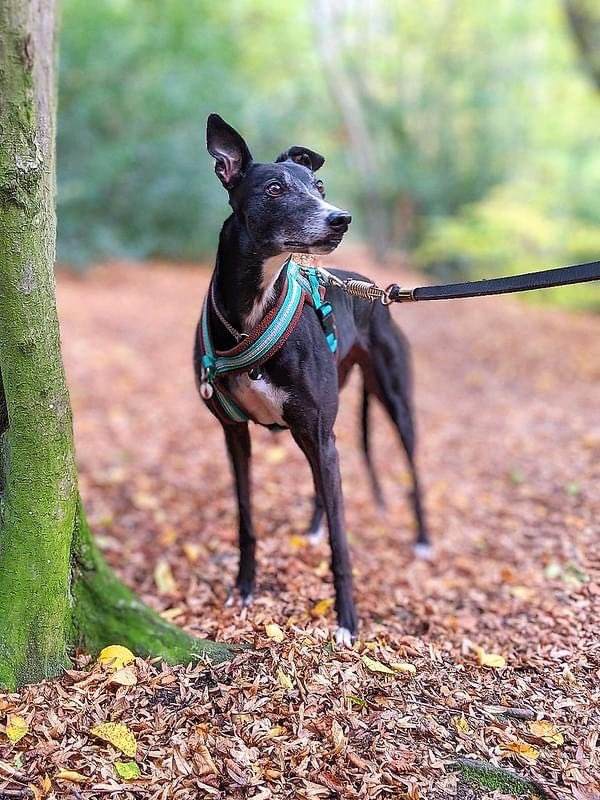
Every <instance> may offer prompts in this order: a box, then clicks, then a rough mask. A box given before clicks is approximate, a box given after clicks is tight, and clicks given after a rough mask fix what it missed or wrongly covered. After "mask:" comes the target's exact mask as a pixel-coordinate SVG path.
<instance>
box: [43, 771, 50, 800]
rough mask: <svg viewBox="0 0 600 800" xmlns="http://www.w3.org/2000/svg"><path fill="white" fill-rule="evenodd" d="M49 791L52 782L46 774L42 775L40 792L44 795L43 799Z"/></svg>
mask: <svg viewBox="0 0 600 800" xmlns="http://www.w3.org/2000/svg"><path fill="white" fill-rule="evenodd" d="M51 791H52V781H51V780H50V778H49V777H48V776H47V775H46V774H44V777H43V778H42V792H43V794H44V797H45V796H46V795H47V794H50V792H51Z"/></svg>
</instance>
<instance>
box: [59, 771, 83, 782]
mask: <svg viewBox="0 0 600 800" xmlns="http://www.w3.org/2000/svg"><path fill="white" fill-rule="evenodd" d="M54 777H55V778H59V779H60V780H61V781H69V782H70V783H85V782H86V781H87V779H88V777H87V775H82V774H81V772H75V771H74V770H72V769H59V770H58V772H57V773H56V775H55V776H54Z"/></svg>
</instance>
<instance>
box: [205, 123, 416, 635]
mask: <svg viewBox="0 0 600 800" xmlns="http://www.w3.org/2000/svg"><path fill="white" fill-rule="evenodd" d="M207 143H208V149H209V152H210V153H211V154H212V155H213V156H214V157H215V158H216V160H217V164H216V171H217V174H218V175H219V178H220V179H221V181H222V182H223V183H224V185H225V186H226V188H227V189H228V192H229V202H230V205H231V207H232V209H233V214H232V215H231V216H230V217H229V218H228V219H227V220H226V222H225V224H224V225H223V229H222V231H221V235H220V237H219V249H218V253H217V260H216V267H215V273H214V284H215V295H216V299H217V303H218V305H219V308H220V310H221V312H222V313H223V314H224V315H225V317H226V318H227V320H228V321H229V322H230V323H231V324H232V325H233V326H234V327H235V328H237V329H238V330H243V329H244V326H245V320H246V318H247V316H248V314H249V313H250V311H251V309H252V308H253V306H254V304H255V303H256V302H257V300H258V299H259V298H260V297H261V295H262V294H263V292H264V289H265V276H264V274H263V272H264V266H265V264H266V262H267V259H269V258H271V257H272V256H278V255H280V256H281V263H282V264H283V262H284V261H285V257H286V255H287V254H288V253H289V252H290V251H294V252H313V253H327V252H331V251H332V250H334V249H335V248H336V247H337V245H338V244H339V242H340V241H341V239H342V237H343V235H344V233H345V232H346V230H347V228H348V225H349V223H350V220H351V217H350V215H349V214H348V213H347V212H345V211H343V210H341V209H337V208H335V207H333V206H330V205H329V204H327V203H325V202H324V190H323V186H322V184H321V182H320V181H318V180H317V179H316V177H315V175H314V171H315V170H316V169H318V168H319V167H320V166H321V165H322V164H323V162H324V159H323V157H322V156H320V155H319V154H318V153H314V152H313V151H311V150H308V149H307V148H304V147H298V146H296V147H292V148H290V149H289V150H287V151H286V152H285V153H282V155H281V156H279V157H278V159H277V161H276V162H275V163H266V164H258V163H255V162H254V161H253V160H252V157H251V155H250V151H249V150H248V147H247V145H246V143H245V142H244V140H243V139H242V137H241V136H239V134H238V133H237V132H235V131H234V130H233V128H231V127H230V126H229V125H227V123H225V122H224V121H223V120H222V119H221V118H220V117H218V116H217V115H214V114H211V116H210V117H209V120H208V127H207ZM219 160H221V162H223V163H221V164H220V163H219ZM274 185H275V189H273V186H274ZM336 272H337V274H339V275H341V276H344V277H348V276H349V275H350V274H353V273H346V272H342V271H336ZM353 276H354V277H358V278H360V277H362V276H358V275H355V274H353ZM281 280H282V276H279V278H278V279H277V283H276V285H275V292H274V295H275V296H276V294H277V289H278V284H279V283H280V282H281ZM328 299H330V301H331V303H332V305H333V307H334V310H335V315H336V320H337V329H338V341H339V344H338V358H337V360H336V359H335V358H334V357H333V356H332V354H331V352H330V350H329V348H328V346H327V342H326V340H325V337H324V335H323V330H322V328H321V325H320V323H319V320H318V318H317V315H316V314H315V313H314V311H313V310H312V308H310V307H306V308H305V310H304V311H303V313H302V316H301V319H300V322H299V324H298V326H297V327H296V329H295V331H294V332H293V333H292V335H291V336H290V338H289V340H288V341H287V342H286V344H285V345H284V346H283V348H282V349H281V350H279V352H278V353H277V354H276V355H275V356H274V357H273V358H271V359H270V360H269V361H268V362H267V363H266V364H264V365H263V367H262V373H263V375H264V379H265V385H266V387H267V391H271V390H272V389H273V388H274V387H275V388H277V389H278V390H281V391H283V392H285V400H284V401H283V402H282V405H281V415H282V419H283V422H284V424H285V427H287V428H288V429H289V430H290V432H291V434H292V436H293V437H294V439H295V441H296V442H297V443H298V445H299V447H300V448H301V449H302V451H303V452H304V454H305V455H306V457H307V459H308V462H309V464H310V467H311V470H312V473H313V477H314V483H315V489H316V499H315V510H314V513H313V518H312V522H311V525H310V530H311V531H313V532H314V531H316V530H317V529H318V528H319V527H320V525H321V523H322V519H323V516H324V515H325V516H326V518H327V526H328V530H329V541H330V545H331V555H332V561H331V563H332V571H333V579H334V586H335V601H336V611H337V618H338V624H339V627H340V629H342V635H341V637H340V640H341V641H344V642H345V643H347V640H348V638H349V637H348V635H347V634H346V633H345V632H349V634H350V635H351V636H354V635H355V633H356V630H357V615H356V610H355V605H354V600H353V592H352V568H351V563H350V553H349V549H348V544H347V541H346V534H345V522H344V509H343V497H342V489H341V482H340V471H339V463H338V453H337V448H336V444H335V436H334V433H333V426H334V422H335V419H336V416H337V412H338V396H339V391H340V389H341V388H342V386H343V385H344V383H345V381H346V379H347V377H348V374H349V372H350V370H351V369H352V367H353V366H354V365H358V366H359V368H360V369H361V371H362V373H363V378H364V392H365V398H364V404H363V426H364V437H363V444H364V451H365V456H366V458H367V460H368V459H369V450H368V432H367V429H366V424H367V414H368V397H369V396H370V395H375V396H376V397H377V398H378V399H379V400H380V402H381V403H382V405H383V407H384V408H385V409H386V411H387V412H388V414H389V416H390V418H391V420H392V421H393V423H394V425H395V426H396V429H397V431H398V433H399V436H400V440H401V442H402V444H403V446H404V449H405V451H406V454H407V457H408V461H409V466H410V470H411V476H412V480H413V488H414V491H413V501H414V510H415V516H416V521H417V528H418V537H417V541H418V542H419V543H421V544H426V543H427V542H428V537H427V531H426V526H425V521H424V517H423V511H422V506H421V498H420V490H419V482H418V477H417V472H416V468H415V464H414V446H415V432H414V425H413V415H412V407H411V376H410V355H409V349H408V344H407V341H406V339H405V338H404V337H403V335H402V334H401V333H400V331H399V330H398V328H397V327H396V326H395V325H394V323H393V321H392V319H391V317H390V313H389V310H388V308H387V307H385V306H383V305H381V304H379V303H375V304H371V303H369V302H367V301H365V300H359V299H354V298H351V297H350V296H348V295H347V294H345V293H343V292H342V291H341V290H340V289H329V290H328ZM209 322H210V327H211V335H212V337H213V339H214V344H215V346H216V348H217V349H226V348H229V347H231V346H233V344H234V343H235V342H234V340H233V337H232V336H231V334H230V333H228V331H227V329H226V328H225V327H224V326H223V325H222V323H221V322H220V321H219V320H218V318H217V317H216V315H215V314H214V313H211V315H210V317H209ZM195 368H196V372H197V375H199V374H200V354H199V353H198V351H196V354H195ZM229 388H230V390H232V391H233V390H234V389H235V387H234V385H233V384H231V385H230V386H229ZM265 424H268V421H267V420H265ZM224 428H225V439H226V443H227V449H228V452H229V457H230V460H231V463H232V467H233V473H234V477H235V482H236V487H237V498H238V505H239V543H240V565H239V573H238V579H237V587H238V589H239V591H240V594H241V597H242V600H244V601H245V600H247V599H248V598H249V596H250V595H251V594H252V592H253V589H254V580H255V549H256V539H255V534H254V528H253V524H252V516H251V508H250V436H249V430H248V425H247V424H246V423H242V424H240V423H233V422H232V423H230V424H227V423H225V424H224ZM367 463H368V464H369V467H370V460H368V462H367ZM370 472H371V474H372V475H373V478H372V480H373V485H374V488H375V491H376V495H379V496H380V495H381V492H380V489H379V485H378V483H377V481H376V478H375V477H374V473H373V472H372V468H371V467H370Z"/></svg>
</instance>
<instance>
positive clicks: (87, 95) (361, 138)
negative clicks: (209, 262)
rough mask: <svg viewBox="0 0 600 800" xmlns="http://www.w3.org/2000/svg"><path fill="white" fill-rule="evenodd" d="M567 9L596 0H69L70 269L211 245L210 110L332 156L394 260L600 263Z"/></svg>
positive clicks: (343, 195)
mask: <svg viewBox="0 0 600 800" xmlns="http://www.w3.org/2000/svg"><path fill="white" fill-rule="evenodd" d="M563 2H564V3H567V4H569V5H572V6H574V5H577V3H578V2H579V3H587V0H528V2H527V3H523V2H521V0H496V2H495V3H493V4H488V3H483V2H481V1H480V0H420V2H418V3H417V2H412V0H411V2H408V0H407V1H404V0H370V1H369V2H368V3H367V2H362V3H360V2H358V1H357V0H300V2H298V3H295V4H282V3H280V2H276V1H275V0H230V1H229V2H227V3H222V4H216V3H211V2H208V0H170V2H169V3H160V2H158V0H135V2H134V0H102V1H101V2H100V3H97V4H90V3H87V2H84V0H64V1H63V13H64V19H63V25H62V34H61V69H60V101H59V117H58V120H59V126H58V130H59V135H58V152H59V160H58V168H59V172H58V182H59V195H58V198H59V258H60V260H62V261H65V262H70V263H74V264H81V263H86V262H89V261H93V260H98V259H104V258H110V257H126V258H131V259H140V258H148V257H168V258H196V257H199V256H205V255H207V254H208V253H212V251H213V250H214V247H215V237H216V233H217V230H218V227H219V225H220V223H221V222H222V220H223V218H224V216H225V213H226V211H227V206H226V197H225V194H224V193H223V191H222V189H221V188H220V186H219V184H218V182H217V181H216V179H215V178H214V175H213V172H212V163H211V161H210V159H209V157H208V156H207V154H206V151H205V147H204V124H205V119H206V116H207V114H208V113H209V112H210V111H218V112H219V113H221V114H222V115H223V116H224V117H225V118H226V119H227V120H228V121H230V122H231V123H232V124H234V125H235V126H236V127H238V128H239V129H240V130H241V131H242V132H243V134H244V135H245V136H246V138H247V139H248V142H249V145H250V148H251V150H252V151H253V153H254V155H255V157H256V158H258V159H260V160H266V159H271V158H274V157H275V156H276V155H277V153H278V152H280V151H281V150H282V149H283V148H285V147H287V146H289V145H290V144H298V143H300V144H306V145H308V146H310V147H313V148H314V149H316V150H319V151H321V152H323V153H324V154H325V155H326V156H327V164H326V166H325V167H324V170H323V173H324V179H325V181H326V184H327V188H328V192H329V197H330V198H331V200H332V202H335V203H337V204H339V205H343V206H346V207H349V208H350V209H351V210H352V211H353V212H355V218H356V220H357V223H358V224H357V225H356V226H354V227H355V232H356V230H358V234H359V235H361V234H362V236H363V238H365V239H366V240H367V241H368V242H369V244H370V245H371V246H372V248H373V250H374V251H375V252H377V253H379V254H381V253H383V252H384V251H385V250H386V249H387V248H388V247H396V248H402V249H405V250H410V251H413V252H414V255H415V260H416V263H418V264H419V265H420V266H422V267H423V268H424V269H426V270H429V271H432V272H436V273H437V274H439V275H441V276H443V277H448V276H451V277H452V278H454V277H458V276H465V275H473V276H477V277H479V276H483V275H488V276H492V275H497V274H506V273H508V272H517V271H522V270H531V269H536V268H541V267H543V266H552V265H558V264H563V263H571V262H575V261H583V260H593V259H595V258H598V257H600V203H599V202H598V197H599V189H600V144H599V136H598V130H600V93H599V91H598V87H597V86H595V85H594V82H593V80H592V79H590V76H589V70H588V72H586V70H585V69H583V68H582V64H581V54H580V52H579V50H578V47H577V37H576V36H574V35H573V30H572V29H571V26H570V25H569V24H568V17H567V14H566V13H565V8H564V7H563ZM571 11H573V9H571ZM586 13H588V14H590V13H594V12H593V10H592V11H590V9H589V7H587V8H586ZM597 13H598V14H599V15H600V12H597ZM584 29H585V30H586V31H587V32H588V33H589V32H590V31H592V32H593V28H592V26H591V25H589V24H586V25H584ZM598 30H600V28H598ZM590 35H591V34H590ZM588 38H589V37H588ZM598 47H600V42H599V43H598ZM592 50H593V48H592ZM361 223H362V224H361ZM599 294H600V293H599V291H598V290H597V289H594V288H593V287H589V286H587V287H576V288H575V289H573V290H561V291H560V292H558V293H554V292H553V293H540V297H541V296H542V295H544V296H545V297H546V298H548V297H551V298H552V299H553V300H556V299H558V301H559V302H565V303H569V304H575V305H579V306H583V307H586V308H591V307H600V297H599Z"/></svg>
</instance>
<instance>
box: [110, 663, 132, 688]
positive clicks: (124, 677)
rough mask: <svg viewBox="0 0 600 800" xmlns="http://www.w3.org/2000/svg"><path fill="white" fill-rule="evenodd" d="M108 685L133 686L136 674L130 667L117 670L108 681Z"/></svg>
mask: <svg viewBox="0 0 600 800" xmlns="http://www.w3.org/2000/svg"><path fill="white" fill-rule="evenodd" d="M108 682H109V683H114V684H116V685H118V686H135V685H136V683H137V673H136V671H135V669H134V668H133V667H131V666H129V667H123V669H118V670H117V671H116V672H113V674H112V675H111V676H110V678H109V679H108Z"/></svg>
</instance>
